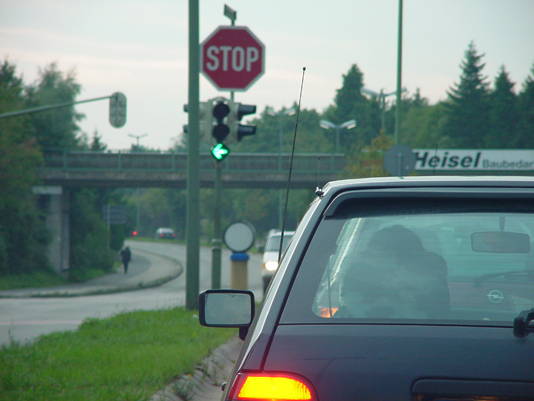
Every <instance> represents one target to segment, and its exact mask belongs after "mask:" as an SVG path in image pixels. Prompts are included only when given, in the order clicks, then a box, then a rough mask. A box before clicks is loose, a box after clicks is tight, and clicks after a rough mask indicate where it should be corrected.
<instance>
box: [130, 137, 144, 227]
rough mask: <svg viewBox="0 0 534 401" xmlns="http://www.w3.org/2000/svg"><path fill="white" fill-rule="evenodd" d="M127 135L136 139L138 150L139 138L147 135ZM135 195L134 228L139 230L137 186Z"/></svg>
mask: <svg viewBox="0 0 534 401" xmlns="http://www.w3.org/2000/svg"><path fill="white" fill-rule="evenodd" d="M128 136H129V137H130V138H135V139H136V140H137V143H136V145H135V146H136V147H137V151H139V139H141V138H144V137H145V136H147V134H143V135H134V134H128ZM135 196H136V198H137V199H136V200H137V202H136V210H135V229H136V230H137V231H140V230H141V227H140V217H141V216H140V214H139V187H137V188H135Z"/></svg>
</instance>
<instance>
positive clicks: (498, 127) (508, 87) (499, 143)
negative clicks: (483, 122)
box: [484, 66, 519, 148]
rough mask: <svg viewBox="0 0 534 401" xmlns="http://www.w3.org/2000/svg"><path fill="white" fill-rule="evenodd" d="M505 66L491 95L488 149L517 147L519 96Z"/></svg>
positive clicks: (486, 143) (485, 139) (496, 80)
mask: <svg viewBox="0 0 534 401" xmlns="http://www.w3.org/2000/svg"><path fill="white" fill-rule="evenodd" d="M513 89H514V83H513V82H512V81H511V80H510V77H509V75H508V73H507V72H506V70H505V68H504V66H502V67H501V69H500V71H499V74H498V75H497V77H496V78H495V88H494V90H493V91H492V92H491V94H490V127H489V131H488V133H487V135H486V136H485V137H484V145H485V146H486V147H488V148H513V147H515V146H516V145H517V140H518V138H517V120H518V117H519V115H518V111H517V96H516V94H515V93H514V91H513Z"/></svg>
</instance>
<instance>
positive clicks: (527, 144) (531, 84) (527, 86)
mask: <svg viewBox="0 0 534 401" xmlns="http://www.w3.org/2000/svg"><path fill="white" fill-rule="evenodd" d="M518 112H519V123H518V138H517V146H518V147H519V148H534V64H533V65H532V68H531V69H530V75H529V76H528V77H527V78H526V79H525V82H524V83H523V88H522V90H521V92H520V93H519V100H518Z"/></svg>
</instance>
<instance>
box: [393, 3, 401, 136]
mask: <svg viewBox="0 0 534 401" xmlns="http://www.w3.org/2000/svg"><path fill="white" fill-rule="evenodd" d="M398 28H399V31H398V36H397V40H398V42H397V104H396V105H395V144H397V143H399V131H400V114H401V87H402V0H399V27H398Z"/></svg>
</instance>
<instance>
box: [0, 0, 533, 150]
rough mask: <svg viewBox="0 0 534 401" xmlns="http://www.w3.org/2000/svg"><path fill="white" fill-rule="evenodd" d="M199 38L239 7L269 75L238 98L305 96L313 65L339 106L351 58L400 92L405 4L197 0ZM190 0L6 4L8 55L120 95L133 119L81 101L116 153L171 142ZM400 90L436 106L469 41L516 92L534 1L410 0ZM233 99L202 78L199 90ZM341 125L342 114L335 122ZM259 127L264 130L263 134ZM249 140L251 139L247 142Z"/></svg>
mask: <svg viewBox="0 0 534 401" xmlns="http://www.w3.org/2000/svg"><path fill="white" fill-rule="evenodd" d="M199 2H200V42H202V41H203V40H204V39H205V38H206V37H207V36H208V35H209V34H210V33H211V32H212V31H213V30H214V29H215V28H217V27H218V26H219V25H228V24H229V20H228V19H227V18H226V17H225V16H224V15H223V7H224V4H228V5H229V6H230V7H232V8H233V9H235V10H236V11H237V20H236V25H244V26H248V27H249V29H250V30H251V31H253V32H254V34H255V35H256V36H257V37H258V38H259V39H260V40H261V41H262V42H263V43H264V45H265V49H266V50H265V73H264V75H263V76H262V77H261V78H260V79H259V80H258V81H257V82H255V83H254V84H253V85H252V86H251V87H250V88H249V89H248V90H247V91H246V92H238V93H236V95H235V96H236V101H239V102H242V103H247V104H254V105H256V106H257V107H258V111H261V110H263V109H264V108H265V107H266V106H271V107H274V108H275V109H280V108H282V107H288V106H290V105H292V104H293V102H295V101H297V99H298V95H299V89H300V81H301V73H302V67H306V75H305V78H304V88H303V95H302V107H303V108H308V109H309V108H314V109H316V110H318V111H322V110H324V109H325V108H326V107H328V106H329V105H330V104H332V103H333V99H334V97H335V94H336V90H337V89H339V88H340V87H341V83H342V76H343V74H345V73H346V72H347V71H348V70H349V68H350V66H351V65H352V64H357V65H358V67H359V68H360V70H361V71H362V72H363V74H364V85H365V87H367V88H369V89H372V90H375V91H379V90H380V89H384V90H385V91H386V92H391V91H394V90H395V88H396V79H397V78H396V71H397V29H398V28H397V27H398V24H397V23H398V0H330V1H319V0H291V1H287V0H285V1H282V0H269V1H259V0H226V1H221V0H199ZM188 3H189V2H188V1H187V0H150V1H147V0H113V1H111V0H91V1H87V0H47V1H44V0H17V1H15V0H0V8H1V10H2V12H1V13H0V56H1V57H2V58H3V59H6V58H7V59H8V60H9V61H10V62H11V63H14V64H15V65H16V66H17V70H18V72H19V73H20V74H22V76H23V78H24V80H25V82H27V83H31V82H33V81H35V80H36V79H37V77H38V72H39V69H40V68H43V67H44V66H46V65H47V64H49V63H51V62H56V63H57V64H58V66H59V69H60V70H62V71H71V70H73V71H75V73H76V78H77V81H78V82H79V83H80V85H81V86H82V92H81V94H80V95H79V97H78V100H83V99H89V98H93V97H100V96H106V95H110V94H111V93H113V92H116V91H120V92H123V93H124V94H125V95H126V96H127V99H128V121H127V123H126V125H125V126H124V127H123V128H120V129H116V128H113V127H111V126H110V125H109V122H108V104H107V102H106V101H101V102H95V103H87V104H83V105H79V106H77V111H78V112H81V113H84V114H85V119H84V120H83V121H82V122H81V124H80V126H81V129H82V131H83V132H85V133H87V134H88V135H92V133H93V132H94V131H95V130H97V131H98V133H99V134H100V135H101V137H102V139H103V141H104V142H105V143H106V144H107V145H108V147H109V148H110V149H127V148H129V147H130V145H131V144H132V143H134V142H136V141H137V139H135V138H133V137H132V136H136V135H137V136H140V135H143V137H142V138H139V141H140V143H141V144H143V145H146V146H149V147H151V148H158V149H162V150H165V149H168V148H170V147H171V146H172V145H173V144H174V143H175V142H176V141H177V140H179V137H180V135H182V126H183V125H184V124H186V123H187V114H186V113H184V112H183V109H182V108H183V105H184V104H186V103H187V99H188ZM403 14H404V17H403V56H402V59H403V63H402V71H403V72H402V86H403V87H405V88H406V89H407V90H408V93H414V92H415V90H416V89H417V88H419V90H420V92H421V95H422V96H424V97H426V98H428V99H429V100H430V101H431V102H436V101H439V100H443V99H445V98H446V96H447V90H448V89H449V88H450V87H451V86H453V85H454V83H455V82H458V80H459V76H460V63H461V61H462V58H463V55H464V52H465V50H466V49H467V46H468V44H469V42H471V41H474V43H475V46H476V48H477V49H478V51H479V52H480V53H484V54H485V56H484V59H483V60H484V62H485V63H486V67H485V69H484V73H485V74H486V76H487V77H488V80H489V81H490V82H493V80H494V78H495V76H496V74H497V72H498V71H499V69H500V67H501V66H502V65H504V66H505V67H506V70H507V71H508V72H509V74H510V77H511V79H512V81H513V82H515V83H516V85H515V89H516V91H518V90H520V88H521V86H522V83H523V82H524V80H525V78H526V77H527V76H528V74H529V72H530V69H531V67H532V65H533V64H534V41H533V38H534V0H508V1H505V0H404V8H403ZM215 96H228V92H220V91H218V90H217V89H216V88H215V87H214V86H213V85H212V84H211V83H210V82H209V81H208V80H207V79H206V78H205V77H203V76H201V77H200V98H201V100H206V99H209V98H213V97H215ZM338 123H340V122H338ZM260 134H261V133H259V132H258V133H257V134H256V135H260ZM249 140H253V139H252V138H250V139H249Z"/></svg>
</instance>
